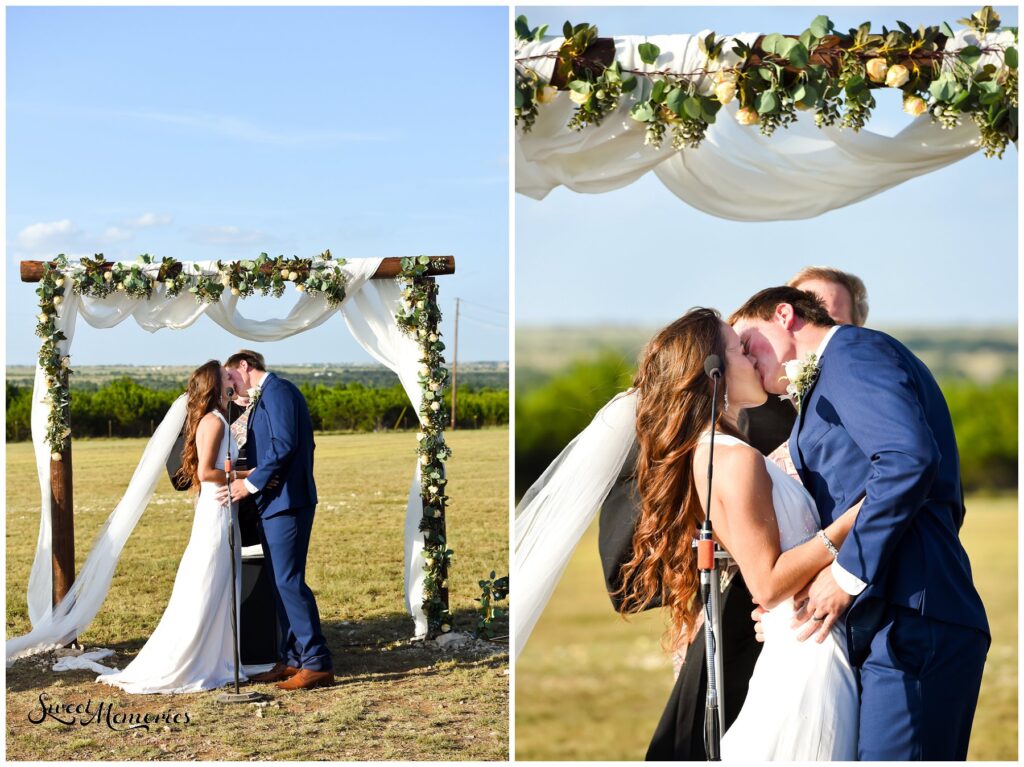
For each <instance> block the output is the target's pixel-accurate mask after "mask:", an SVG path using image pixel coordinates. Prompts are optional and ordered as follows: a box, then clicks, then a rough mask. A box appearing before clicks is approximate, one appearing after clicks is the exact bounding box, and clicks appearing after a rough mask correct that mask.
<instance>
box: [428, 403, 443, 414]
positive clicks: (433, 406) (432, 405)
mask: <svg viewBox="0 0 1024 767" xmlns="http://www.w3.org/2000/svg"><path fill="white" fill-rule="evenodd" d="M430 409H431V410H433V411H434V412H435V413H436V412H437V411H438V410H440V409H441V403H440V402H431V403H430Z"/></svg>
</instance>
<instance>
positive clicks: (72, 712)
mask: <svg viewBox="0 0 1024 767" xmlns="http://www.w3.org/2000/svg"><path fill="white" fill-rule="evenodd" d="M47 719H54V720H56V721H58V722H60V723H61V724H66V725H68V726H73V725H76V724H77V725H79V726H81V727H85V726H87V725H104V724H105V725H106V726H107V727H109V728H110V729H111V730H148V729H149V728H150V726H151V725H159V724H188V723H189V722H190V721H191V719H190V717H189V715H188V712H187V711H183V712H181V713H175V712H173V711H164V712H161V713H153V712H148V711H147V712H144V713H139V712H136V711H115V710H114V704H113V703H109V702H107V701H100V702H99V703H96V704H93V701H92V698H89V700H87V701H86V702H85V703H63V702H55V701H53V699H52V698H51V696H50V695H49V694H48V693H45V692H41V693H39V707H38V708H35V709H33V710H31V711H29V714H28V720H29V721H30V722H32V724H42V723H43V722H45V721H46V720H47Z"/></svg>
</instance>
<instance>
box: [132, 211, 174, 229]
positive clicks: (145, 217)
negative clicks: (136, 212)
mask: <svg viewBox="0 0 1024 767" xmlns="http://www.w3.org/2000/svg"><path fill="white" fill-rule="evenodd" d="M172 220H173V219H172V218H171V217H170V216H168V215H166V214H163V213H143V214H142V215H141V216H139V217H138V218H133V219H129V220H128V221H125V222H124V225H125V226H127V227H129V228H131V229H145V228H147V227H150V226H167V225H168V224H169V223H171V221H172Z"/></svg>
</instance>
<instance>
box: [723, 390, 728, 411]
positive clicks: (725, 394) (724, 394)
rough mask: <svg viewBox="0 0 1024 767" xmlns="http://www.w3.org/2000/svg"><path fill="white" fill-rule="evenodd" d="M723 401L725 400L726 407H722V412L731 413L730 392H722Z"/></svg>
mask: <svg viewBox="0 0 1024 767" xmlns="http://www.w3.org/2000/svg"><path fill="white" fill-rule="evenodd" d="M722 399H724V400H725V405H724V406H723V407H722V412H723V413H728V412H729V390H728V389H723V390H722Z"/></svg>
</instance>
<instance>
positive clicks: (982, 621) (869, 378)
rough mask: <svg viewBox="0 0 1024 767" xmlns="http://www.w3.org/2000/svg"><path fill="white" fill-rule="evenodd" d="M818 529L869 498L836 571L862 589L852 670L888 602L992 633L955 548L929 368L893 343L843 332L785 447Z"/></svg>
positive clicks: (957, 503) (946, 443)
mask: <svg viewBox="0 0 1024 767" xmlns="http://www.w3.org/2000/svg"><path fill="white" fill-rule="evenodd" d="M789 447H790V452H791V453H792V458H793V462H794V464H795V465H796V468H797V470H798V471H799V472H800V477H801V479H802V480H803V483H804V486H805V487H806V488H807V490H808V491H809V492H810V494H811V495H812V496H813V497H814V501H815V504H816V505H817V508H818V513H819V515H820V516H821V524H822V527H825V526H826V525H828V524H829V523H830V522H832V521H833V519H834V518H835V517H836V516H838V515H840V514H842V513H843V512H844V511H846V509H848V508H849V507H850V506H852V505H853V504H854V503H855V502H856V501H857V500H858V499H859V498H860V497H861V496H863V495H864V494H865V493H866V495H867V499H866V500H865V502H864V505H863V507H862V508H861V511H860V514H859V515H858V517H857V521H856V522H855V524H854V526H853V530H852V531H851V533H850V535H849V536H848V537H847V539H846V541H845V542H844V544H843V546H842V548H841V549H840V552H839V559H838V563H839V565H840V566H841V567H842V568H843V569H844V570H846V571H847V572H849V573H851V574H852V575H855V576H856V577H857V578H859V579H860V580H861V581H863V582H865V583H867V587H866V588H865V589H864V591H863V592H862V593H861V594H860V595H859V596H858V597H857V598H856V600H855V601H854V603H853V605H852V606H851V609H850V611H849V613H848V615H847V630H848V632H849V640H850V652H851V660H853V661H854V662H855V663H858V662H861V661H863V659H864V657H866V654H867V649H868V645H870V641H871V638H872V637H873V636H874V633H875V632H876V631H877V629H878V625H879V621H880V620H881V617H882V613H883V611H884V609H885V606H886V605H887V604H894V605H899V606H902V607H906V608H909V609H912V610H916V611H918V612H920V614H922V615H925V616H927V617H930V618H934V619H936V620H941V621H946V622H948V623H953V624H957V625H963V626H970V627H973V628H976V629H979V630H981V631H983V632H985V633H986V634H987V633H988V630H989V629H988V620H987V618H986V616H985V609H984V607H983V606H982V604H981V599H980V597H979V596H978V592H977V591H976V590H975V588H974V583H973V580H972V577H971V565H970V562H969V561H968V558H967V552H965V551H964V548H963V546H962V545H961V543H960V538H959V532H958V531H959V529H960V526H961V525H962V524H963V520H964V504H963V491H962V489H961V486H960V458H959V454H958V452H957V446H956V438H955V436H954V434H953V423H952V420H951V419H950V415H949V409H948V407H947V406H946V401H945V399H944V398H943V396H942V392H941V391H940V389H939V386H938V384H937V383H936V382H935V379H934V378H933V377H932V374H931V373H930V372H929V370H928V368H927V367H925V365H924V363H922V362H921V361H920V360H919V359H917V357H915V356H914V355H913V354H911V352H910V351H909V350H908V349H907V348H906V347H905V346H903V344H901V343H899V342H898V341H897V340H896V339H894V338H892V337H890V336H888V335H886V334H884V333H880V332H878V331H875V330H867V329H865V328H858V327H854V326H852V325H843V326H840V327H839V328H838V329H837V330H836V332H835V334H834V335H833V336H832V338H831V340H830V341H829V343H828V346H827V347H826V349H825V352H824V354H823V355H822V359H821V362H820V365H819V372H818V375H817V378H816V380H815V381H814V383H813V384H812V385H811V388H810V390H809V392H807V393H805V395H804V402H803V406H802V407H801V409H800V414H799V416H798V417H797V422H796V423H795V424H794V426H793V432H792V434H791V435H790V440H789Z"/></svg>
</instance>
